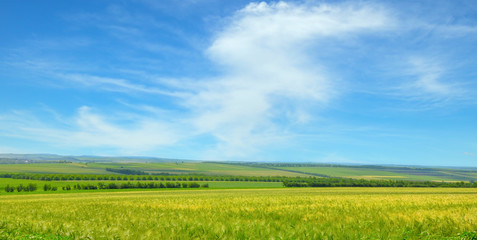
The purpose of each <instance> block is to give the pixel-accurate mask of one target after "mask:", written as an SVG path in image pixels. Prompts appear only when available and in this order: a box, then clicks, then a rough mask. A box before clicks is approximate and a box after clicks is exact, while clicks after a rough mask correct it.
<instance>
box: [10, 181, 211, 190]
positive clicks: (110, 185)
mask: <svg viewBox="0 0 477 240" xmlns="http://www.w3.org/2000/svg"><path fill="white" fill-rule="evenodd" d="M208 187H209V184H208V183H204V184H199V183H196V182H187V183H186V182H183V183H180V182H165V183H162V182H161V183H157V182H149V183H143V182H136V183H131V182H127V183H102V182H100V183H97V184H91V183H88V184H79V183H78V184H74V185H73V186H71V185H66V186H63V187H62V189H63V190H65V191H69V190H96V189H135V188H208ZM15 190H16V191H17V192H22V191H23V192H33V191H36V190H37V185H36V184H32V183H30V184H28V185H25V186H24V185H23V184H20V185H18V186H16V187H15V186H10V185H7V186H6V187H5V191H6V192H14V191H15ZM57 190H58V187H57V186H51V184H45V185H43V191H45V192H46V191H57Z"/></svg>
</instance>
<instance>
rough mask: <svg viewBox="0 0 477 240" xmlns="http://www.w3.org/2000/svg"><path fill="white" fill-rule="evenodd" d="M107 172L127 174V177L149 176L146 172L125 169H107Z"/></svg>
mask: <svg viewBox="0 0 477 240" xmlns="http://www.w3.org/2000/svg"><path fill="white" fill-rule="evenodd" d="M106 171H108V172H115V173H121V174H126V175H147V173H146V172H144V171H140V170H133V169H123V168H119V169H117V168H106Z"/></svg>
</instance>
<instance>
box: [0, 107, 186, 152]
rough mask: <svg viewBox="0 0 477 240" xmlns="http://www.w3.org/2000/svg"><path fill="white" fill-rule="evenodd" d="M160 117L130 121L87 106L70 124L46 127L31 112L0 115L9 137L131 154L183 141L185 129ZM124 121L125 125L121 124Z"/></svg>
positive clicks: (2, 130) (132, 119) (82, 108)
mask: <svg viewBox="0 0 477 240" xmlns="http://www.w3.org/2000/svg"><path fill="white" fill-rule="evenodd" d="M160 117H161V116H151V117H145V116H143V117H139V118H129V119H128V118H124V116H121V117H119V116H115V115H108V114H106V113H103V114H101V113H96V112H94V111H93V110H92V109H91V108H89V107H87V106H83V107H81V108H79V109H78V112H77V114H76V116H74V117H73V119H70V121H68V124H64V125H62V126H58V125H56V126H54V125H47V124H45V123H44V122H43V121H41V120H39V119H37V118H36V117H35V116H33V115H31V114H29V113H25V112H13V113H12V114H10V115H3V116H0V121H2V127H0V131H1V132H2V133H3V135H5V136H12V137H19V138H26V139H31V140H37V141H41V142H48V143H52V144H54V145H60V146H66V147H108V148H115V149H119V150H120V151H122V152H127V153H139V152H140V151H146V150H152V149H155V148H156V147H158V146H167V145H172V144H174V143H176V142H177V141H179V139H180V132H181V131H182V130H180V129H176V128H175V127H174V126H172V125H171V124H170V123H168V122H165V121H160V120H158V118H160ZM163 118H166V117H163ZM120 121H122V123H121V124H120V123H118V122H120ZM125 122H126V123H125Z"/></svg>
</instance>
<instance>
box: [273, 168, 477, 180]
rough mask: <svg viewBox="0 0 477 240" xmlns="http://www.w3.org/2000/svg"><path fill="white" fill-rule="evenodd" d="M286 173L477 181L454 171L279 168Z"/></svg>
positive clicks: (473, 175)
mask: <svg viewBox="0 0 477 240" xmlns="http://www.w3.org/2000/svg"><path fill="white" fill-rule="evenodd" d="M276 169H282V170H286V171H290V170H291V171H298V172H302V173H303V174H307V173H308V174H321V175H326V176H330V177H345V178H362V179H390V180H411V181H449V182H452V181H477V172H475V171H462V170H454V169H446V170H440V169H412V168H408V169H402V168H392V167H389V168H380V167H376V168H375V167H372V166H370V167H351V166H337V167H324V166H305V167H277V168H276Z"/></svg>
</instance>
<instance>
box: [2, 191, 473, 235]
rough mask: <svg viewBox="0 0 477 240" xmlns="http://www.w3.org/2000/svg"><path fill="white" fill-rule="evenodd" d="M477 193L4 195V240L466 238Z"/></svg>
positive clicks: (468, 233) (101, 193)
mask: <svg viewBox="0 0 477 240" xmlns="http://www.w3.org/2000/svg"><path fill="white" fill-rule="evenodd" d="M476 212H477V190H476V189H442V188H441V189H429V188H399V189H397V188H313V189H311V188H300V189H293V188H281V189H215V190H214V189H201V190H183V191H129V192H89V193H69V194H29V195H2V196H0V216H2V217H1V218H0V238H1V239H19V238H25V239H35V238H36V239H45V238H46V239H87V238H89V239H271V238H273V239H472V237H475V236H477V235H475V232H473V231H475V230H476V229H477V214H476Z"/></svg>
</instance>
